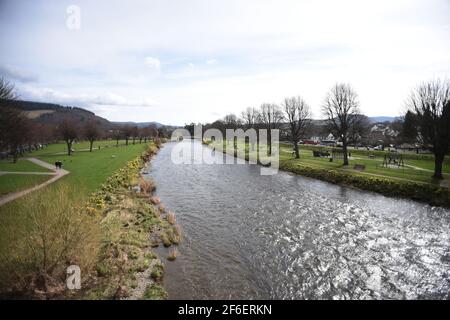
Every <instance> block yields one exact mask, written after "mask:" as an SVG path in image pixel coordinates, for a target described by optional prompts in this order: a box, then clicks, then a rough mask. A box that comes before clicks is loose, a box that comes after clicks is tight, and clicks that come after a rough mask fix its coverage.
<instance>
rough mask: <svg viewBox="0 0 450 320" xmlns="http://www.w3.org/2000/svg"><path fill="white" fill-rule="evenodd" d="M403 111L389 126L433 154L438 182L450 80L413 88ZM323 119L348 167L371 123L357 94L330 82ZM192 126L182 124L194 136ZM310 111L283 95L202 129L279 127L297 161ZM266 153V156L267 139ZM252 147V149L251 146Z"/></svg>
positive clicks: (448, 123) (448, 140)
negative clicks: (351, 150) (351, 151)
mask: <svg viewBox="0 0 450 320" xmlns="http://www.w3.org/2000/svg"><path fill="white" fill-rule="evenodd" d="M407 106H408V112H407V113H406V114H405V115H404V117H403V118H402V119H400V120H398V121H396V122H395V123H394V124H393V126H395V128H396V129H398V131H399V132H400V135H399V138H400V139H402V140H403V141H408V142H414V143H418V144H420V145H421V146H422V147H423V148H426V149H428V150H430V151H431V152H433V154H434V156H435V169H434V175H433V177H434V178H437V179H442V178H443V176H442V164H443V161H444V158H445V155H446V154H448V153H449V151H450V82H449V81H448V80H444V81H441V80H435V81H431V82H428V83H424V84H422V85H420V86H418V87H417V88H415V89H414V90H413V91H412V93H411V95H410V97H409V98H408V100H407ZM321 111H322V114H323V116H324V118H325V130H326V132H328V133H331V134H332V135H333V136H334V137H335V138H337V139H338V140H339V141H340V142H341V143H342V148H343V156H344V159H343V162H344V165H348V163H349V161H348V146H349V144H356V143H358V142H360V141H362V140H363V139H364V137H365V136H367V135H368V133H369V131H370V128H371V123H370V121H369V119H368V117H366V116H365V115H364V114H363V113H362V112H361V110H360V108H359V101H358V95H357V93H356V91H355V90H354V89H353V88H352V87H351V86H350V85H349V84H345V83H337V84H335V85H334V86H333V87H332V88H331V89H330V90H329V92H328V93H327V95H326V97H325V99H324V102H323V104H322V107H321ZM193 126H194V124H193V123H192V124H190V125H186V127H185V128H186V129H188V130H189V131H191V132H193ZM312 126H313V125H312V119H311V109H310V107H309V105H308V104H307V103H306V102H305V100H304V99H303V98H302V97H301V96H296V97H287V98H285V99H284V100H283V101H282V103H281V104H280V105H278V104H274V103H263V104H262V105H261V106H260V107H259V108H247V109H246V110H245V111H243V112H242V113H241V115H240V117H237V116H236V115H234V114H229V115H227V116H225V117H224V118H223V119H222V120H217V121H215V122H213V123H211V124H206V125H204V126H203V129H204V130H207V129H208V128H216V129H219V130H221V131H222V132H223V133H225V130H226V129H237V128H243V129H245V130H246V129H249V128H254V129H262V128H264V129H267V130H268V135H270V130H271V129H283V135H284V137H285V138H286V139H287V140H289V141H290V142H291V143H292V145H293V148H294V152H295V157H296V158H299V157H300V152H299V143H300V141H301V140H302V139H305V138H308V137H307V132H311V127H312ZM268 141H269V145H268V150H269V151H268V152H269V154H270V153H271V149H272V146H271V145H270V141H271V140H270V136H269V137H268ZM252 148H253V146H252Z"/></svg>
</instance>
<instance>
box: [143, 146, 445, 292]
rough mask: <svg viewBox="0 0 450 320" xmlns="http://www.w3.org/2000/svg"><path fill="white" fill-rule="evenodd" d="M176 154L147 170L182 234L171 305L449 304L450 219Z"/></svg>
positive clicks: (169, 282)
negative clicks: (187, 160) (177, 159)
mask: <svg viewBox="0 0 450 320" xmlns="http://www.w3.org/2000/svg"><path fill="white" fill-rule="evenodd" d="M181 143H183V144H197V147H198V148H200V149H203V152H204V153H205V155H206V156H208V157H225V155H222V154H218V153H216V154H215V153H213V152H212V151H211V150H210V149H207V148H206V147H203V146H201V145H199V144H200V142H197V141H195V142H192V141H187V140H185V141H183V142H181ZM174 145H175V143H168V144H166V145H165V147H164V148H163V149H161V151H160V153H159V154H158V155H157V156H156V158H155V159H154V160H153V162H152V165H151V167H150V175H151V176H152V177H153V179H155V180H156V182H157V186H158V189H157V195H158V196H159V197H160V198H161V200H162V202H163V203H164V205H165V206H166V208H168V209H169V210H171V211H174V212H175V213H176V216H177V221H178V223H179V224H180V225H181V226H182V229H183V233H184V240H183V243H182V244H181V245H180V247H179V252H180V256H179V257H178V258H177V260H176V261H174V262H166V263H165V264H166V276H165V283H164V284H165V287H166V289H167V290H168V292H169V298H171V299H191V298H192V299H241V298H250V299H265V298H268V299H349V298H351V299H380V298H383V299H387V298H399V299H405V298H406V299H412V298H444V299H445V298H447V299H448V298H450V294H449V291H450V251H449V245H450V227H449V222H450V211H449V210H446V209H442V208H434V207H430V206H428V205H425V204H421V203H417V202H413V201H407V200H399V199H391V198H386V197H384V196H380V195H377V194H373V193H368V192H363V191H358V190H352V189H349V188H344V187H339V186H336V185H333V184H329V183H326V182H322V181H318V180H314V179H309V178H305V177H301V176H295V175H291V174H288V173H285V172H280V173H278V174H276V175H273V176H261V175H260V167H258V166H256V165H208V164H192V165H186V164H182V165H176V164H174V163H172V161H171V152H172V149H173V147H174Z"/></svg>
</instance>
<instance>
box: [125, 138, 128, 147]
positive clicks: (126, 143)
mask: <svg viewBox="0 0 450 320" xmlns="http://www.w3.org/2000/svg"><path fill="white" fill-rule="evenodd" d="M125 145H126V146H127V145H128V138H126V139H125Z"/></svg>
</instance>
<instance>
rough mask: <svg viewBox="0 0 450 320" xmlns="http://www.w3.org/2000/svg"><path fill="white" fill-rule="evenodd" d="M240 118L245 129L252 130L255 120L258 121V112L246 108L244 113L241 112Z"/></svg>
mask: <svg viewBox="0 0 450 320" xmlns="http://www.w3.org/2000/svg"><path fill="white" fill-rule="evenodd" d="M241 118H242V120H243V122H244V125H245V127H246V129H249V128H253V127H254V126H255V123H256V120H257V119H258V110H256V109H255V108H251V107H248V108H247V109H245V111H242V112H241Z"/></svg>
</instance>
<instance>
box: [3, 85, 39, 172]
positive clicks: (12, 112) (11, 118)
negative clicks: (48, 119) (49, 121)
mask: <svg viewBox="0 0 450 320" xmlns="http://www.w3.org/2000/svg"><path fill="white" fill-rule="evenodd" d="M16 98H17V95H16V93H15V89H14V84H12V83H10V82H8V81H7V80H5V79H3V78H0V99H1V100H8V101H7V102H6V103H5V104H4V107H2V108H1V109H0V146H1V147H2V148H6V149H9V152H10V153H11V154H12V155H13V162H14V163H16V162H17V158H18V156H19V153H21V152H22V146H23V145H24V144H26V143H27V142H28V141H30V139H29V137H30V133H31V127H32V126H31V121H30V120H29V119H28V118H27V117H26V116H25V114H24V113H23V112H22V111H20V110H19V109H17V108H15V105H14V104H15V101H14V100H15V99H16Z"/></svg>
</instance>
